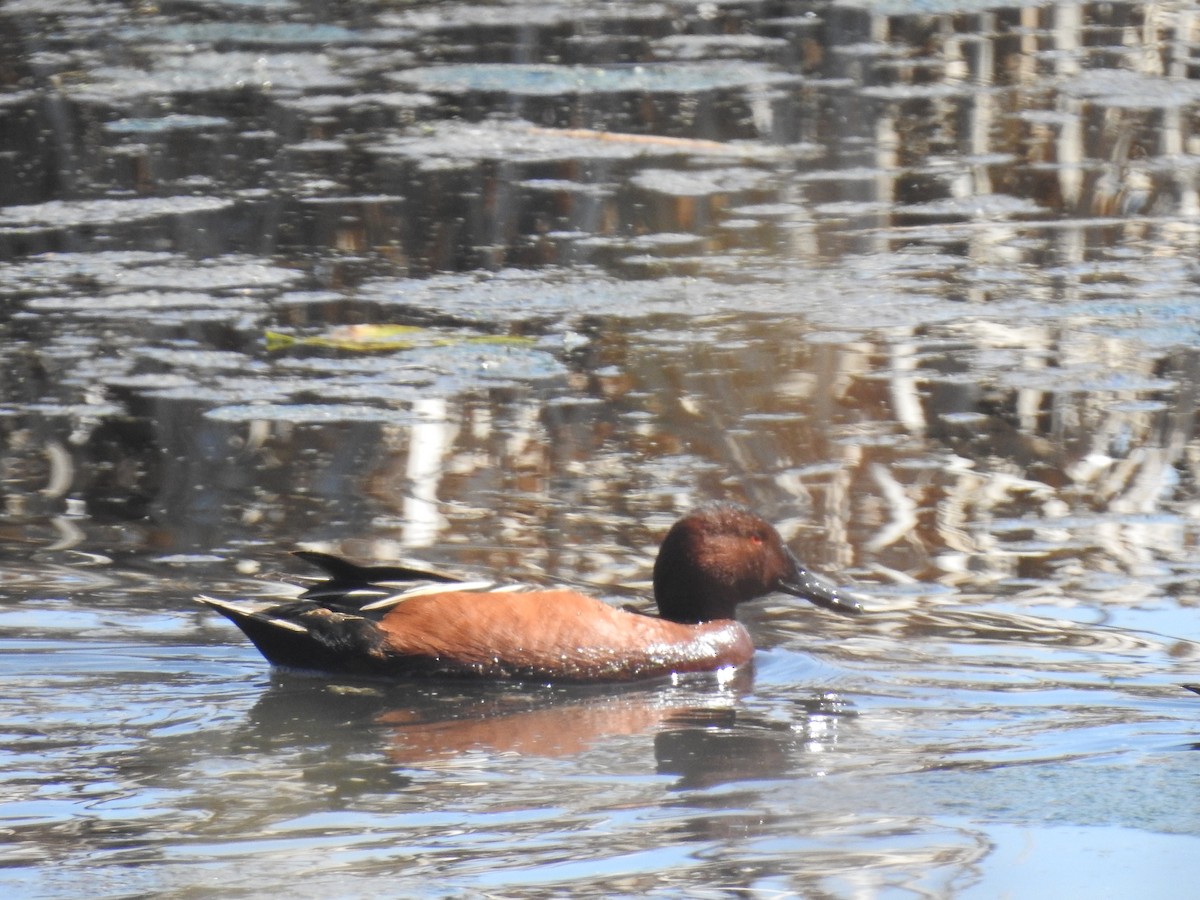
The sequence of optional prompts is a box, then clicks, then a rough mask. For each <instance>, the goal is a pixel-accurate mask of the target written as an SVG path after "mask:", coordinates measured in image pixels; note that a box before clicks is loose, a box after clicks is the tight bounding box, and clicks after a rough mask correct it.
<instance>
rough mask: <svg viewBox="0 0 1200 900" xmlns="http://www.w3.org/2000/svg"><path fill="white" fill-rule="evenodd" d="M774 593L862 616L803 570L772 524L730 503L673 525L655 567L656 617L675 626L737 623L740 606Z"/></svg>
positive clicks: (828, 584)
mask: <svg viewBox="0 0 1200 900" xmlns="http://www.w3.org/2000/svg"><path fill="white" fill-rule="evenodd" d="M773 591H782V592H783V593H785V594H793V595H795V596H797V597H803V598H804V599H806V600H809V601H811V602H812V603H815V604H816V605H817V606H823V607H825V608H826V609H832V610H834V611H835V612H840V613H846V614H849V615H857V614H858V613H860V612H862V607H861V606H859V604H858V602H857V601H855V600H854V599H853V598H852V597H849V596H847V595H846V594H844V593H841V592H839V591H838V588H837V587H836V586H835V585H834V584H833V583H832V582H829V581H826V580H825V579H824V578H821V577H820V576H817V575H813V574H812V573H811V572H809V571H807V570H806V569H805V568H804V567H803V566H802V565H800V562H799V561H798V560H797V559H796V557H795V556H793V555H792V552H791V551H790V550H788V548H787V547H786V546H785V545H784V543H783V538H781V537H780V536H779V532H778V531H776V530H775V528H774V527H773V526H772V525H771V524H770V523H769V522H767V521H766V520H765V519H763V518H762V517H761V516H758V515H756V514H755V513H753V512H751V511H750V510H748V509H746V508H745V507H743V506H737V505H735V504H732V503H714V504H711V505H709V506H702V507H700V508H699V509H697V510H694V511H693V512H690V513H688V514H687V515H686V516H684V517H683V518H682V519H680V520H679V521H678V522H676V523H675V524H674V525H672V526H671V530H670V531H668V532H667V536H666V537H665V538H664V539H663V543H662V546H661V547H660V548H659V551H658V559H657V560H656V561H655V563H654V597H655V600H657V602H658V611H659V614H660V615H661V616H662V617H663V618H664V619H670V620H671V621H673V622H709V621H712V620H713V619H732V618H733V616H734V609H735V608H736V607H737V605H738V604H739V603H743V602H745V601H746V600H753V599H754V598H756V597H762V596H765V595H766V594H770V593H772V592H773Z"/></svg>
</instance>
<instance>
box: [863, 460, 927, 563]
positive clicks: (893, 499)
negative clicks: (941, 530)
mask: <svg viewBox="0 0 1200 900" xmlns="http://www.w3.org/2000/svg"><path fill="white" fill-rule="evenodd" d="M871 477H872V478H874V479H875V483H876V484H878V485H879V489H880V491H882V492H883V499H884V500H885V501H886V502H887V505H888V507H889V508H890V509H891V511H892V517H891V520H890V521H889V522H888V523H887V525H885V526H884V527H883V528H881V529H879V531H878V532H877V533H876V535H875V537H873V538H871V540H870V542H869V543H868V544H867V549H868V550H881V549H882V548H884V547H888V546H890V545H892V544H894V543H896V541H898V540H900V538H902V537H904V535H906V534H908V533H909V532H910V531H912V530H913V529H914V528H915V527H916V525H917V504H916V503H914V502H913V500H912V498H911V497H909V496H908V494H907V493H905V491H904V485H902V484H900V482H898V481H897V480H896V479H895V478H893V477H892V473H891V472H889V471H888V470H887V469H886V468H884V467H883V466H881V465H879V464H878V463H875V464H873V465H872V466H871Z"/></svg>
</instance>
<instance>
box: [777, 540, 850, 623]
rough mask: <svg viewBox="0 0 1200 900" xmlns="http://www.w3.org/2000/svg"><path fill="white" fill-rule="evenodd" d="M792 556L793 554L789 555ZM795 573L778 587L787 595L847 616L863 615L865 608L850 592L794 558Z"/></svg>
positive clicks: (782, 580) (780, 582) (785, 578)
mask: <svg viewBox="0 0 1200 900" xmlns="http://www.w3.org/2000/svg"><path fill="white" fill-rule="evenodd" d="M788 555H789V556H791V554H790V553H789V554H788ZM792 563H793V566H794V567H793V571H792V573H791V574H790V575H787V576H786V577H784V578H781V579H780V580H779V584H777V585H776V587H777V588H778V589H779V590H781V591H783V592H784V593H785V594H791V595H793V596H795V597H803V598H804V599H805V600H807V601H808V602H809V603H812V604H814V605H816V606H820V607H822V608H823V609H829V610H833V611H834V612H836V613H841V614H842V615H846V616H857V615H861V614H862V611H863V608H862V604H860V603H859V602H858V600H856V599H855V598H854V597H853V596H852V595H851V594H850V593H849V592H848V591H845V590H843V589H842V588H839V587H838V586H837V585H836V584H834V583H833V582H832V581H830V580H829V579H827V578H822V577H821V576H820V575H816V574H814V573H812V572H810V571H808V569H806V568H804V566H802V565H801V564H800V561H799V560H798V559H796V558H795V557H794V556H793V557H792Z"/></svg>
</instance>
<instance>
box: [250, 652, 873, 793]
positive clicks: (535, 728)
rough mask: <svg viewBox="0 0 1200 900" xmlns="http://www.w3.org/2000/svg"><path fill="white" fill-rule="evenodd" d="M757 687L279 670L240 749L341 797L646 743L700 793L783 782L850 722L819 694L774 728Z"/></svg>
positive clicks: (736, 678) (741, 678)
mask: <svg viewBox="0 0 1200 900" xmlns="http://www.w3.org/2000/svg"><path fill="white" fill-rule="evenodd" d="M752 685H753V673H752V672H751V671H749V670H748V669H743V670H740V671H738V672H737V673H735V674H734V675H733V677H732V678H731V679H730V680H728V681H724V682H718V681H717V680H716V679H715V678H714V677H696V678H694V679H686V680H684V681H682V682H680V683H658V684H652V685H639V686H636V687H632V688H631V687H628V686H623V687H622V688H621V690H620V691H619V692H613V690H612V689H611V687H600V686H577V685H572V686H567V687H559V686H554V687H551V686H535V685H522V684H503V685H497V684H487V685H482V684H471V683H457V682H427V683H421V684H413V683H411V682H410V683H407V684H404V685H391V684H371V683H365V682H325V681H320V680H316V679H313V678H311V677H307V676H303V675H295V674H289V673H276V674H275V675H274V676H273V678H272V683H271V686H270V688H269V689H268V690H267V691H266V692H265V693H264V694H263V695H262V697H261V698H260V699H259V701H258V703H257V704H256V705H255V707H254V708H253V709H252V711H251V713H250V723H249V726H248V728H247V729H246V731H245V733H244V734H243V736H242V745H243V747H245V748H247V749H248V748H250V747H253V748H255V749H259V750H261V749H266V748H279V749H289V748H290V749H291V750H293V751H297V750H298V751H299V752H301V753H304V755H305V756H306V758H308V759H310V760H312V763H311V764H309V765H302V766H301V768H302V769H303V770H304V771H305V773H306V776H307V777H309V778H314V777H319V778H321V779H322V780H332V781H334V782H336V785H335V790H338V791H339V792H343V791H350V792H366V791H372V790H377V789H395V788H397V787H402V786H404V785H406V784H408V783H409V782H410V781H411V778H409V777H408V776H406V775H405V774H404V772H405V771H406V770H411V769H415V768H417V769H419V768H423V767H438V766H440V765H443V764H446V763H451V762H453V761H456V760H459V759H461V758H463V757H464V756H468V755H471V754H482V755H483V756H485V757H499V756H514V755H515V756H529V757H541V758H563V757H570V756H575V755H579V754H582V753H584V752H587V751H589V750H592V749H594V748H596V747H599V746H601V745H603V744H604V743H606V742H608V741H610V740H612V739H613V738H619V737H630V736H638V735H646V736H652V741H653V747H654V756H655V763H656V771H657V772H658V774H660V775H672V776H677V777H678V779H679V781H678V782H677V785H676V786H677V787H679V788H693V787H708V786H713V785H717V784H722V783H726V782H730V781H738V780H744V779H761V778H773V777H776V776H778V775H781V774H783V773H785V772H787V771H789V770H790V769H792V768H794V767H795V765H796V762H795V755H796V754H797V753H798V752H804V751H805V750H807V749H811V748H812V747H813V746H814V745H815V743H816V742H822V744H821V749H827V748H828V744H829V743H832V741H833V739H834V738H835V734H834V733H833V732H835V731H836V729H835V728H834V729H831V728H830V724H829V723H830V721H831V717H832V720H836V718H838V717H842V716H845V715H847V714H848V712H847V704H846V703H845V701H844V700H843V699H842V698H840V697H838V696H834V695H830V694H821V695H818V696H815V697H812V698H807V699H805V700H803V701H801V702H800V703H798V704H797V705H796V707H795V710H794V716H793V717H792V718H791V719H790V720H787V721H775V720H771V721H768V720H767V719H766V718H765V717H763V716H762V715H757V714H755V713H754V712H752V711H750V710H747V709H744V708H742V706H741V701H742V699H743V698H745V697H746V696H747V695H748V694H749V693H750V690H751V688H752ZM774 712H776V713H777V712H778V710H777V708H774ZM849 714H851V715H852V714H853V713H852V711H851V712H850V713H849ZM365 734H369V735H374V736H375V737H376V738H378V739H380V740H381V742H382V749H383V752H384V754H385V756H386V758H387V761H388V762H389V763H391V764H392V765H391V766H387V767H380V766H379V760H378V758H377V757H375V755H374V753H373V752H372V751H373V749H374V746H373V744H372V741H371V740H370V739H364V735H365ZM818 735H824V738H821V739H819V738H818ZM305 748H307V749H305ZM355 760H357V761H358V762H357V763H355ZM383 769H386V771H383ZM318 770H319V771H320V772H321V774H319V775H318ZM360 770H364V771H360Z"/></svg>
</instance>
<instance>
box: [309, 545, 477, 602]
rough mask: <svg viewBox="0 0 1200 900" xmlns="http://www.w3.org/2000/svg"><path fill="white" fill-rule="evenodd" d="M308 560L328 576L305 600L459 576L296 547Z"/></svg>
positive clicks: (445, 580)
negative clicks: (368, 562)
mask: <svg viewBox="0 0 1200 900" xmlns="http://www.w3.org/2000/svg"><path fill="white" fill-rule="evenodd" d="M292 555H293V556H297V557H299V558H300V559H302V560H304V561H305V562H308V563H312V564H313V565H314V566H316V567H317V568H318V569H320V570H321V571H323V572H324V573H325V574H326V575H328V576H329V579H328V580H327V581H322V582H321V583H320V584H317V585H314V586H313V587H311V588H309V589H308V590H307V591H306V592H305V593H303V594H301V596H302V597H304V598H305V599H313V598H316V597H322V596H330V595H333V594H342V593H345V592H346V591H353V590H359V589H361V588H365V587H369V586H371V585H376V584H380V583H394V582H405V581H435V582H439V583H442V584H451V583H453V582H455V581H458V580H459V579H458V578H457V577H456V576H454V575H448V574H446V573H445V572H435V571H432V570H429V569H418V568H415V567H413V566H360V565H357V564H356V563H352V562H349V561H347V560H344V559H342V558H341V557H338V556H332V555H331V554H329V553H319V552H317V551H316V550H293V551H292Z"/></svg>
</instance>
